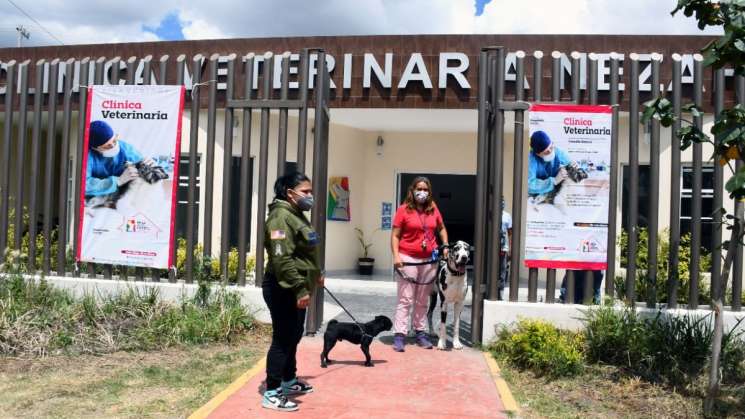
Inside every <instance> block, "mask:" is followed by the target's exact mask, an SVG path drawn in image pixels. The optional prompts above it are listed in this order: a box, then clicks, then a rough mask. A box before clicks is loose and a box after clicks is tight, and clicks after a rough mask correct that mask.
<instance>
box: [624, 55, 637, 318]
mask: <svg viewBox="0 0 745 419" xmlns="http://www.w3.org/2000/svg"><path fill="white" fill-rule="evenodd" d="M629 59H630V60H631V71H630V73H631V74H630V77H629V83H628V84H629V85H630V88H631V92H630V96H631V97H630V99H629V202H628V212H629V224H628V229H629V231H628V232H627V234H628V254H627V258H626V259H627V262H626V299H627V300H628V303H629V304H631V305H632V306H633V305H634V304H635V303H636V290H635V288H634V287H635V286H636V251H637V249H638V243H637V239H638V237H639V227H638V226H637V222H638V213H637V211H638V208H639V55H638V54H634V53H632V54H629Z"/></svg>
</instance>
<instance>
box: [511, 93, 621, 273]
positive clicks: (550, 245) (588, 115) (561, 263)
mask: <svg viewBox="0 0 745 419" xmlns="http://www.w3.org/2000/svg"><path fill="white" fill-rule="evenodd" d="M529 118H530V153H529V158H528V159H529V161H528V203H527V219H526V238H525V265H526V266H528V267H530V268H553V269H591V270H602V269H606V266H607V262H606V250H607V249H606V248H607V243H608V201H609V190H610V167H609V165H610V162H611V129H612V122H613V114H612V108H611V106H588V105H563V104H534V105H532V106H531V108H530V116H529Z"/></svg>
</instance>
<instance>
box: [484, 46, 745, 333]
mask: <svg viewBox="0 0 745 419" xmlns="http://www.w3.org/2000/svg"><path fill="white" fill-rule="evenodd" d="M505 55H506V51H505V50H504V49H503V48H502V47H490V48H484V49H483V50H482V52H481V56H480V58H479V117H478V170H477V173H478V174H477V196H476V202H477V204H476V214H475V225H476V226H478V227H477V229H476V232H475V248H476V252H477V253H476V255H475V256H476V257H475V266H474V270H475V277H476V279H475V280H474V293H473V295H474V297H473V322H474V323H473V325H472V327H473V330H474V331H475V332H476V333H478V331H480V330H481V324H480V320H481V318H482V317H481V316H482V308H483V298H486V299H489V300H496V299H497V287H498V281H499V272H500V268H501V267H500V262H501V261H500V258H499V255H498V254H496V252H498V251H499V234H500V228H499V226H500V225H501V214H502V212H501V210H500V202H499V201H500V200H499V197H500V196H502V191H503V188H504V187H505V186H506V185H503V174H502V172H503V168H504V164H503V163H504V159H505V156H504V152H503V150H504V143H505V141H507V140H506V139H505V135H504V131H505V113H506V112H513V113H514V120H515V128H514V137H513V139H512V140H513V141H514V150H515V154H514V156H515V166H514V172H513V184H512V193H513V203H512V214H513V229H514V231H513V235H512V243H511V248H512V249H521V236H522V231H521V229H522V222H523V220H522V210H523V205H524V202H527V196H526V195H525V192H524V191H523V179H522V173H523V161H522V160H523V150H524V148H523V147H524V146H523V144H524V139H523V132H524V125H523V124H524V119H525V110H526V109H527V108H528V103H527V102H526V100H527V98H526V97H525V85H524V84H523V83H521V81H523V80H525V81H526V82H527V84H529V85H530V86H532V88H531V90H532V92H533V97H532V100H533V101H534V102H564V103H573V104H579V103H588V104H598V103H600V101H599V94H598V80H597V78H595V77H594V75H595V74H597V66H598V57H597V56H595V55H594V54H589V55H588V57H587V60H586V62H587V70H588V71H587V74H589V75H592V76H591V77H588V82H587V88H586V89H585V91H584V95H582V94H581V93H582V92H581V90H580V85H579V79H580V78H579V77H578V75H579V74H580V71H581V69H580V54H579V53H576V52H574V53H572V54H571V55H570V60H571V73H570V74H571V75H570V77H571V78H570V83H569V85H568V88H567V89H563V88H562V83H563V75H562V72H563V71H564V70H563V68H562V64H561V57H562V54H561V53H560V52H558V51H554V52H553V53H552V54H551V57H550V63H544V60H543V54H542V53H541V52H536V53H535V54H533V55H532V56H531V57H526V54H525V53H523V52H522V51H518V52H517V53H516V54H515V63H514V74H515V79H516V80H517V81H518V82H516V83H514V86H515V87H514V91H512V92H510V93H511V94H510V95H509V97H508V95H507V94H506V90H507V84H506V82H505ZM693 60H694V62H693V74H692V75H689V76H688V77H692V78H693V83H692V86H689V88H687V89H684V88H683V87H682V84H681V80H682V79H683V75H682V74H681V62H682V58H681V56H679V55H677V54H674V55H673V56H672V60H671V61H670V62H669V63H666V64H667V65H670V66H671V67H672V68H671V74H672V83H671V84H670V86H669V88H666V89H664V90H662V89H661V83H660V75H661V65H662V56H660V55H659V54H652V55H651V65H650V67H651V69H650V71H651V73H650V74H649V80H651V89H645V90H647V91H645V92H644V94H643V95H642V94H640V85H641V81H640V56H639V55H637V54H630V55H629V56H628V57H627V59H626V72H624V73H622V68H623V67H622V58H621V57H620V56H618V55H617V54H611V56H610V69H609V70H610V71H609V74H608V77H609V84H610V89H609V91H608V93H607V94H605V95H603V96H604V97H603V102H605V103H606V104H610V105H613V106H614V115H613V117H614V118H613V121H614V122H613V125H614V126H613V137H612V161H611V173H610V177H611V187H610V205H609V214H608V221H609V228H608V244H607V249H608V260H607V262H608V269H607V271H606V273H605V294H606V295H608V296H613V295H614V292H615V287H614V279H615V276H616V272H615V270H616V258H617V255H616V245H617V240H618V235H619V234H618V232H617V231H616V221H617V218H616V217H617V208H618V202H617V196H618V187H619V169H620V167H619V157H618V156H619V150H618V147H619V141H618V135H619V132H618V127H619V123H618V121H619V118H618V110H619V108H620V105H621V103H622V101H624V100H626V101H628V109H629V132H628V138H629V143H628V147H629V148H628V155H629V161H628V167H629V172H630V176H629V182H628V188H629V202H628V208H629V226H630V228H629V229H628V231H627V234H628V248H627V249H625V251H626V252H627V253H626V261H627V263H626V283H625V295H621V296H618V297H620V298H625V299H626V300H627V301H631V302H637V301H646V303H647V306H649V307H657V306H659V304H658V303H659V300H658V298H657V295H656V287H655V286H653V284H656V282H657V278H658V276H659V275H660V274H661V273H660V272H658V269H657V266H658V261H659V258H660V257H661V256H660V255H659V254H658V251H657V249H658V244H659V235H658V234H653V233H651V232H655V233H656V232H658V230H659V229H660V228H659V215H660V202H659V195H660V193H659V192H660V188H661V187H664V188H670V195H671V205H670V220H671V221H670V239H669V255H668V257H669V259H668V267H669V272H668V273H669V275H668V281H667V293H668V298H667V301H666V302H665V303H666V304H665V305H666V306H668V307H677V306H678V296H679V293H682V292H686V293H688V304H687V308H689V309H695V308H698V306H699V298H700V286H701V283H702V280H701V279H702V278H701V275H700V266H699V261H700V258H701V256H702V248H704V249H706V251H707V252H708V253H709V254H710V255H711V261H712V262H711V272H710V275H711V282H710V288H711V290H712V292H713V290H716V289H717V288H718V284H719V283H720V281H721V278H720V270H721V256H722V255H721V249H720V247H719V244H720V243H721V240H722V228H721V224H719V223H720V222H721V213H719V212H715V213H713V214H702V194H701V191H702V167H703V163H704V156H703V154H702V145H701V144H694V145H693V147H692V148H693V152H692V155H693V159H692V165H693V197H692V217H691V218H692V220H691V225H692V231H691V260H690V270H689V276H690V278H689V287H688V289H681V288H680V284H681V281H680V278H679V272H678V265H679V263H680V259H679V250H680V249H681V248H680V246H681V226H680V217H681V206H680V198H681V150H680V147H678V146H677V145H679V144H680V141H679V140H678V139H677V138H676V131H677V129H678V128H679V127H680V122H677V123H676V125H675V126H674V127H672V138H671V141H672V144H673V146H672V147H671V150H670V155H671V157H670V159H671V172H670V173H668V174H666V173H661V172H660V167H661V164H660V155H661V150H660V138H661V134H660V124H659V121H657V120H654V119H653V120H652V122H651V127H650V130H649V135H650V161H649V164H650V178H651V180H652V181H651V182H650V184H649V185H648V186H649V198H650V202H649V213H648V214H645V215H646V217H647V220H648V230H649V232H650V234H649V235H648V253H647V254H646V255H645V256H646V259H647V269H646V270H645V271H644V272H640V267H639V266H638V265H637V260H636V257H635V256H636V255H637V252H638V243H639V217H638V214H637V212H636V208H637V207H638V203H639V182H640V178H639V141H640V126H641V125H640V110H641V109H640V107H641V104H642V103H643V102H644V101H646V100H649V99H650V98H655V97H658V96H660V95H661V94H664V95H666V96H667V97H668V98H669V99H670V100H671V102H672V103H673V106H674V109H675V112H676V114H677V116H678V117H679V118H680V117H681V116H682V113H681V105H682V103H683V102H684V101H685V102H694V103H696V105H697V106H698V107H699V108H704V109H706V108H709V110H711V111H713V113H714V115H718V114H719V112H720V111H721V110H722V109H723V107H724V103H725V97H727V98H729V99H730V100H732V99H733V98H736V100H737V101H739V103H743V100H744V98H745V80H744V79H743V77H741V76H738V77H735V78H734V83H733V84H734V90H735V95H734V96H732V95H731V94H730V95H729V96H726V95H725V93H726V91H725V86H726V83H725V71H726V70H725V69H719V70H716V71H714V73H713V77H712V80H713V82H712V86H711V88H712V89H713V95H712V98H713V103H711V104H707V103H703V91H704V74H705V73H704V67H703V58H702V57H701V56H700V55H694V58H693ZM526 64H529V65H532V77H531V76H527V75H526V74H527V73H529V72H528V71H526ZM549 69H550V70H551V77H550V81H551V83H550V86H547V87H548V88H544V86H543V84H542V82H543V80H544V76H543V74H544V70H549ZM621 82H624V83H625V86H626V91H625V92H621V91H620V89H619V83H621ZM544 92H546V93H550V97H546V96H544ZM622 93H623V95H624V97H622V95H621V94H622ZM730 93H731V92H730ZM643 96H644V97H643ZM703 119H704V118H703V116H698V117H695V118H694V119H693V121H692V122H693V123H694V124H696V125H697V126H698V127H699V128H701V127H702V124H703ZM678 121H679V120H678ZM668 177H669V180H668V179H667V178H668ZM723 180H724V179H723V171H722V166H721V165H719V164H714V187H713V189H714V196H713V207H714V208H715V209H717V208H721V207H722V203H723V196H722V191H723V189H724V188H723ZM736 205H742V203H740V202H738V203H736ZM702 216H711V217H712V225H713V226H714V227H713V230H714V234H713V238H712V241H711V243H703V242H702V233H701V224H702ZM479 249H491V253H489V251H485V252H480V251H479ZM737 249H738V251H737V256H736V259H735V265H734V269H733V272H732V277H733V281H732V288H731V290H732V295H731V297H730V298H729V300H728V303H729V305H730V308H731V310H735V311H739V310H740V309H741V306H742V301H741V295H742V274H743V260H742V254H743V249H742V246H738V248H737ZM623 250H624V249H622V251H623ZM521 262H522V261H521V259H520V252H518V251H515V252H513V253H512V260H511V264H512V266H513V269H511V275H510V278H509V289H510V293H509V301H517V300H518V290H519V269H518V268H517V267H518V266H519V264H520V263H521ZM538 273H539V272H538V269H533V268H532V269H530V270H529V279H528V298H527V300H528V301H529V302H537V288H538V285H537V284H538V281H537V279H538ZM638 275H643V277H644V278H645V280H646V281H647V283H648V284H649V285H650V286H648V287H647V290H648V293H647V295H635V281H636V278H637V276H638ZM566 279H567V281H566V298H565V300H566V301H567V302H571V301H574V293H575V290H576V287H578V286H579V287H583V289H584V294H583V295H584V296H585V302H586V303H587V302H589V301H588V298H591V296H592V289H593V288H592V287H593V284H592V277H591V276H590V275H588V277H586V278H576V277H575V276H574V274H573V272H572V271H567V276H566ZM555 292H556V270H554V269H548V270H547V272H546V297H545V302H546V303H549V304H550V303H554V302H555V301H554V300H555V297H554V296H555ZM478 338H479V337H478V336H475V339H476V340H478Z"/></svg>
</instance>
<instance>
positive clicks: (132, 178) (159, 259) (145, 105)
mask: <svg viewBox="0 0 745 419" xmlns="http://www.w3.org/2000/svg"><path fill="white" fill-rule="evenodd" d="M89 96H90V100H89V104H88V106H89V110H88V116H87V122H86V124H87V131H86V137H85V138H86V148H85V150H84V155H83V179H82V185H81V187H82V190H83V198H84V199H83V200H82V201H81V206H80V208H79V211H80V213H79V216H80V219H81V223H80V225H79V228H80V235H79V236H80V241H81V243H80V246H78V249H79V250H78V255H77V260H79V261H84V262H96V263H110V264H117V265H127V266H140V267H147V268H161V269H167V268H169V267H170V266H171V265H172V264H173V263H172V262H173V261H172V260H171V259H172V252H171V251H170V249H171V246H172V245H173V243H172V237H173V231H172V230H173V228H172V222H171V221H172V220H173V218H174V216H175V213H174V210H175V207H176V203H175V196H176V194H175V190H176V188H177V187H178V182H176V181H175V180H176V179H177V169H178V154H179V152H180V144H181V112H182V108H183V87H182V86H93V87H90V88H89Z"/></svg>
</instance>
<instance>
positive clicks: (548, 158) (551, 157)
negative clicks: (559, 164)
mask: <svg viewBox="0 0 745 419" xmlns="http://www.w3.org/2000/svg"><path fill="white" fill-rule="evenodd" d="M554 157H556V151H554V150H551V153H549V154H547V155H545V156H542V157H541V158H542V159H543V161H545V162H552V161H554Z"/></svg>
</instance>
